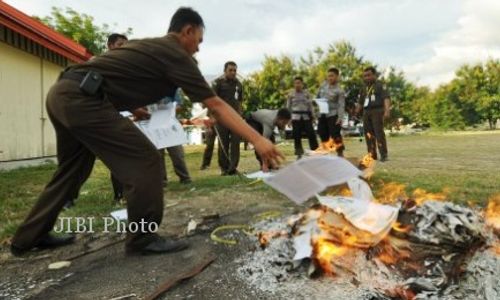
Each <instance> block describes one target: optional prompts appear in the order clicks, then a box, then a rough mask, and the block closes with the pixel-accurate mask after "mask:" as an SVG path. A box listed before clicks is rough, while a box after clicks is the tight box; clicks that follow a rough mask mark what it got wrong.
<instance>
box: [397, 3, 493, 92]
mask: <svg viewBox="0 0 500 300" xmlns="http://www.w3.org/2000/svg"><path fill="white" fill-rule="evenodd" d="M462 11H463V13H462V16H461V17H460V18H459V19H458V20H457V25H456V27H455V28H454V29H453V30H450V31H449V32H447V33H445V34H443V35H442V37H441V38H439V39H438V40H436V41H435V42H432V43H431V44H430V47H431V49H432V55H431V56H429V57H428V58H426V59H424V60H422V61H420V62H417V63H414V64H408V65H405V66H403V69H404V70H405V72H406V74H407V75H408V77H409V78H410V79H413V80H415V81H417V82H418V83H419V84H421V85H429V86H431V87H437V86H438V85H439V84H441V83H445V82H447V81H449V80H451V79H452V78H453V76H454V71H455V70H456V69H457V68H458V67H460V66H461V65H463V64H473V63H477V62H482V61H485V60H486V59H488V58H500V2H499V1H496V0H481V1H477V0H476V1H473V0H467V1H466V2H464V3H463V6H462Z"/></svg>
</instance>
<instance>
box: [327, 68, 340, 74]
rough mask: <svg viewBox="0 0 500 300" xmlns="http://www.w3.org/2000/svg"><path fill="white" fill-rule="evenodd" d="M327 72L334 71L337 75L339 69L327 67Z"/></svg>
mask: <svg viewBox="0 0 500 300" xmlns="http://www.w3.org/2000/svg"><path fill="white" fill-rule="evenodd" d="M328 73H334V74H335V75H337V76H338V75H339V74H340V72H339V69H337V68H334V67H332V68H330V69H328Z"/></svg>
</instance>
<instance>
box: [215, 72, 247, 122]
mask: <svg viewBox="0 0 500 300" xmlns="http://www.w3.org/2000/svg"><path fill="white" fill-rule="evenodd" d="M212 88H213V90H214V92H215V93H216V94H217V96H219V97H220V98H222V100H224V101H226V103H227V104H229V105H230V106H231V107H232V108H233V109H234V110H235V111H237V112H238V113H239V114H241V113H242V110H243V109H242V106H241V104H242V102H243V85H242V84H241V82H240V81H239V80H238V79H237V78H235V79H232V80H229V79H227V78H226V77H225V76H221V77H219V78H217V79H215V80H214V82H213V84H212Z"/></svg>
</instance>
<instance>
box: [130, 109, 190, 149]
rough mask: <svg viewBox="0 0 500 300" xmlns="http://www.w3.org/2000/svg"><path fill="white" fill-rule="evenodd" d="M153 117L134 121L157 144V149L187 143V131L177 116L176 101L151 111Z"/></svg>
mask: <svg viewBox="0 0 500 300" xmlns="http://www.w3.org/2000/svg"><path fill="white" fill-rule="evenodd" d="M150 112H151V118H150V119H149V120H145V121H139V122H134V124H135V125H136V126H137V128H139V130H141V131H142V133H144V135H146V136H147V138H148V139H149V140H150V141H151V142H152V143H153V144H154V145H155V146H156V148H157V149H163V148H166V147H172V146H177V145H182V144H186V143H187V142H188V140H187V136H186V132H185V131H184V128H183V127H182V125H181V123H179V121H178V120H177V119H176V118H175V103H174V102H170V103H168V104H167V105H163V106H162V108H158V109H156V110H153V111H151V110H150Z"/></svg>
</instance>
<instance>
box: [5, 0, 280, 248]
mask: <svg viewBox="0 0 500 300" xmlns="http://www.w3.org/2000/svg"><path fill="white" fill-rule="evenodd" d="M204 28H205V27H204V22H203V19H202V18H201V16H200V15H199V14H198V13H197V12H196V11H194V10H193V9H191V8H186V7H181V8H179V9H178V10H177V11H176V12H175V13H174V15H173V17H172V19H171V22H170V27H169V29H168V34H167V35H166V36H163V37H159V38H147V39H141V40H131V41H129V42H128V43H126V44H125V45H124V46H122V47H120V48H117V49H114V50H113V51H108V52H106V53H104V54H103V55H101V56H98V57H95V58H94V59H92V60H91V61H88V62H85V63H82V64H76V65H72V66H71V67H69V68H67V69H66V70H65V71H64V72H63V73H62V74H61V75H60V77H59V79H58V81H57V82H56V83H55V84H54V85H53V86H52V88H51V89H50V90H49V92H48V95H47V112H48V115H49V117H50V120H51V122H52V124H53V125H54V129H55V132H56V139H57V157H58V167H57V170H56V172H55V174H54V176H53V178H52V179H51V181H50V182H49V183H48V185H47V186H46V187H45V189H44V190H43V191H42V193H41V194H40V196H39V198H38V200H37V202H36V203H35V205H34V207H33V209H32V210H31V212H30V213H29V214H28V216H27V217H26V219H25V220H24V222H23V223H22V224H21V225H20V226H19V227H18V228H17V231H16V233H15V235H14V237H13V238H12V243H11V245H10V250H11V252H12V254H14V255H23V254H25V253H27V252H28V251H30V250H31V249H33V248H53V247H58V246H63V245H66V244H69V243H72V242H73V240H74V238H75V237H74V236H73V235H63V236H54V235H52V234H50V231H51V230H52V228H53V227H54V225H55V223H56V221H57V217H58V215H59V213H60V211H61V210H62V208H63V206H64V203H66V201H68V199H69V198H70V197H72V196H74V191H75V186H76V187H79V186H81V185H82V184H83V181H82V180H81V179H82V176H83V175H84V172H85V171H86V170H87V169H88V168H89V165H88V164H89V163H92V164H93V159H92V158H93V157H95V156H97V157H98V158H99V159H101V161H102V162H103V163H104V164H105V165H106V166H107V167H108V168H109V169H110V170H111V172H112V173H113V175H115V176H116V178H117V179H118V180H119V181H120V182H122V183H123V184H124V187H125V190H124V197H125V198H126V199H127V214H128V224H129V226H128V228H127V229H128V230H127V238H126V241H125V250H126V253H127V254H129V255H137V254H139V255H145V254H159V253H166V252H173V251H179V250H182V249H185V248H186V247H187V246H188V244H187V243H186V242H184V241H175V240H171V239H166V238H163V237H161V236H160V235H159V234H158V233H157V232H156V231H157V229H158V228H159V227H160V224H161V222H162V219H163V208H164V202H163V187H162V176H161V175H162V174H161V165H160V155H159V154H158V150H157V149H156V147H155V146H154V144H153V143H152V142H151V141H150V140H149V139H148V138H147V137H146V136H145V135H144V134H143V133H142V132H141V131H140V129H139V128H138V127H137V126H135V125H134V124H133V123H132V122H131V121H130V120H129V119H128V118H124V117H123V116H122V115H120V113H119V111H131V110H134V109H136V108H140V107H144V106H146V105H148V104H152V103H154V102H156V101H158V99H162V98H164V97H166V96H173V95H174V93H175V91H176V90H177V88H179V87H180V88H182V90H183V91H184V92H185V93H186V95H187V96H188V97H189V98H190V99H191V101H195V102H203V103H204V104H205V105H206V107H207V108H208V109H209V110H210V111H211V113H212V115H213V116H214V117H215V119H217V120H218V121H219V122H220V124H222V125H224V126H225V127H227V128H229V129H230V130H231V131H233V132H234V133H235V134H237V135H238V136H241V137H242V138H244V139H246V140H248V141H249V142H250V143H252V144H253V145H254V146H255V149H256V151H257V153H258V154H259V156H260V157H261V159H262V161H263V168H264V170H267V169H268V167H269V166H271V167H273V166H277V165H279V164H280V160H281V159H284V156H283V154H282V153H281V152H280V151H278V149H276V147H275V146H274V145H273V144H272V143H271V142H270V141H269V140H268V139H266V138H264V137H262V136H261V135H260V134H259V133H258V132H256V131H255V130H253V129H252V128H251V127H250V126H249V125H248V124H246V123H245V121H244V120H243V119H242V118H241V116H240V115H239V113H238V112H236V111H234V109H232V108H231V107H230V106H229V105H228V104H227V103H226V102H224V101H223V100H222V99H221V98H219V97H217V96H216V95H215V93H214V92H213V90H212V89H211V88H210V86H209V85H208V83H207V82H206V81H205V79H204V78H203V76H202V74H201V72H200V70H199V69H198V66H197V64H196V63H195V61H194V59H193V55H194V54H195V53H196V52H198V50H199V44H200V43H201V42H202V41H203V34H204ZM131 224H135V225H136V226H139V225H138V224H140V227H141V230H133V229H132V226H131ZM136 229H137V227H136Z"/></svg>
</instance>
